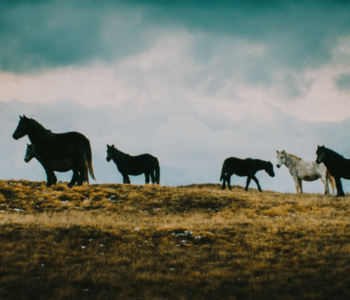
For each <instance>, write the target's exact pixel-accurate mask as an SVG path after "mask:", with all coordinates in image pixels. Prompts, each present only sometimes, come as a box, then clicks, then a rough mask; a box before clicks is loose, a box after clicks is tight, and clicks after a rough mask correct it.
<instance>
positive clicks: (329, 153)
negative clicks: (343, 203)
mask: <svg viewBox="0 0 350 300" xmlns="http://www.w3.org/2000/svg"><path fill="white" fill-rule="evenodd" d="M316 155H317V157H316V163H317V164H321V163H324V164H325V166H326V167H327V169H328V172H329V173H330V174H331V175H332V176H333V177H334V179H335V184H336V185H337V191H338V192H337V197H345V194H344V191H343V186H342V183H341V180H340V178H345V179H350V159H346V158H344V156H342V155H340V154H338V153H337V152H335V151H333V150H331V149H328V148H326V147H325V146H317V150H316Z"/></svg>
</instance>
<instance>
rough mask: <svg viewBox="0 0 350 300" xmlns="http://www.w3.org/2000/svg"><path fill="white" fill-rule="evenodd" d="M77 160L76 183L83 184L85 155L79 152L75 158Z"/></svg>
mask: <svg viewBox="0 0 350 300" xmlns="http://www.w3.org/2000/svg"><path fill="white" fill-rule="evenodd" d="M77 162H78V172H79V174H78V178H77V180H78V183H77V185H79V186H80V185H83V182H84V181H85V167H86V161H85V155H83V154H81V155H80V156H79V158H78V160H77Z"/></svg>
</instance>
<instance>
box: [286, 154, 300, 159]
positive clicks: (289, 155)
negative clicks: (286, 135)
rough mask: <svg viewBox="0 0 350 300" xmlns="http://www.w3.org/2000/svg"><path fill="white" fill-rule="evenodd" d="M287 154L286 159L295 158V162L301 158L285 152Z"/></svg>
mask: <svg viewBox="0 0 350 300" xmlns="http://www.w3.org/2000/svg"><path fill="white" fill-rule="evenodd" d="M287 154H288V157H293V158H295V159H296V160H301V157H298V156H296V155H294V154H290V153H288V152H287Z"/></svg>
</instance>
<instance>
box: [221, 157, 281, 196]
mask: <svg viewBox="0 0 350 300" xmlns="http://www.w3.org/2000/svg"><path fill="white" fill-rule="evenodd" d="M261 170H265V172H266V173H267V174H269V175H270V176H271V177H275V173H274V171H273V165H272V163H271V162H269V161H264V160H260V159H252V158H247V159H239V158H236V157H229V158H227V159H225V161H224V164H223V166H222V171H221V177H220V181H221V180H224V181H223V183H222V188H221V189H223V190H224V189H225V188H226V182H227V185H228V188H229V189H230V190H231V176H232V175H233V174H236V175H238V176H240V177H245V176H248V178H247V184H246V187H245V190H246V191H248V187H249V184H250V181H251V180H252V179H253V180H254V181H255V183H256V185H257V186H258V190H259V191H260V192H262V189H261V187H260V184H259V180H258V179H257V178H256V177H255V174H256V172H258V171H261Z"/></svg>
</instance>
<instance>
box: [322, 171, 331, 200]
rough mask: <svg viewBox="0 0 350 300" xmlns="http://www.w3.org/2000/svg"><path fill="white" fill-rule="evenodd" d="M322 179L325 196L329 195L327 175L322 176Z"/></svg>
mask: <svg viewBox="0 0 350 300" xmlns="http://www.w3.org/2000/svg"><path fill="white" fill-rule="evenodd" d="M320 179H321V181H322V183H323V185H324V194H325V195H328V194H329V186H328V180H327V176H326V173H324V174H321V175H320Z"/></svg>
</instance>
